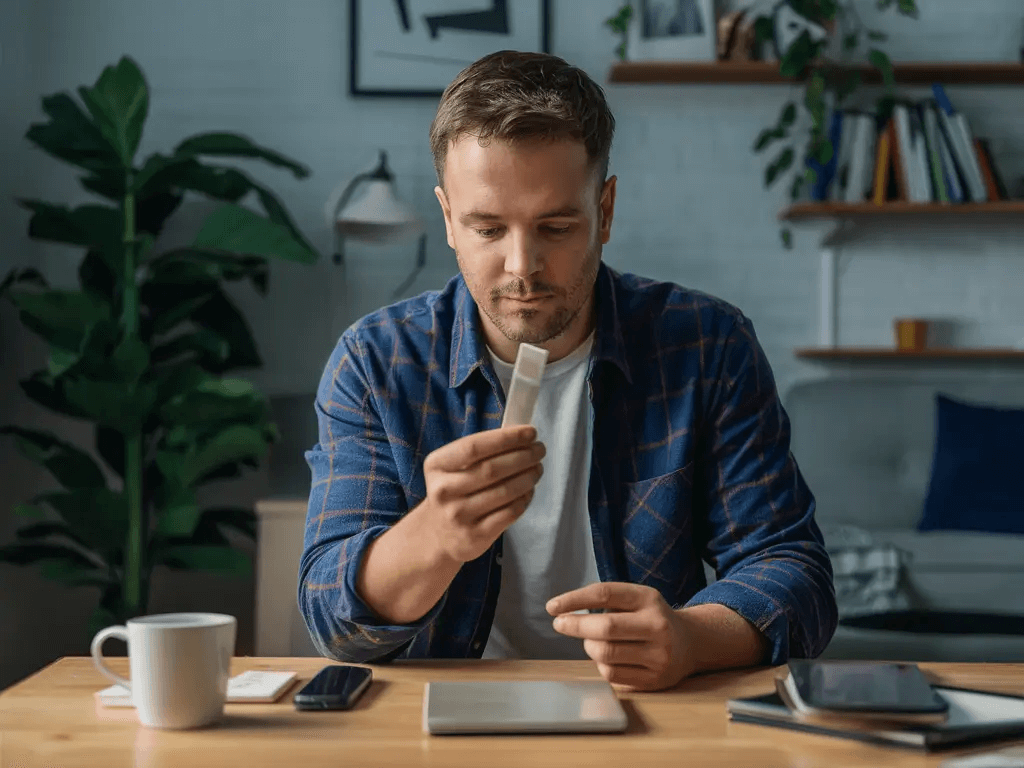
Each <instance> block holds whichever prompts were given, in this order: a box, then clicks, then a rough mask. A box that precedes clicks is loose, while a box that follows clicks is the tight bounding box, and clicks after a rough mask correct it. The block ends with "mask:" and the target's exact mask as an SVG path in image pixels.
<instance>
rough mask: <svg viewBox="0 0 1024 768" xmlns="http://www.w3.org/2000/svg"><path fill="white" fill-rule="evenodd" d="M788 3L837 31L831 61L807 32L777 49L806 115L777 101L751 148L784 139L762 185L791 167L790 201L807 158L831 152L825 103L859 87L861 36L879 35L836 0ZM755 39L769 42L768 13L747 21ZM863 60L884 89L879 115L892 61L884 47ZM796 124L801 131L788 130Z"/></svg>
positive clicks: (808, 176)
mask: <svg viewBox="0 0 1024 768" xmlns="http://www.w3.org/2000/svg"><path fill="white" fill-rule="evenodd" d="M789 4H790V6H791V7H792V8H793V10H794V11H796V12H797V13H798V14H800V15H801V16H804V17H805V18H807V19H808V20H809V21H811V22H813V23H815V24H819V25H821V26H824V27H825V28H826V29H827V30H829V31H830V33H831V34H835V35H840V37H839V39H838V42H839V43H840V45H839V47H840V49H841V54H842V60H841V61H834V60H831V59H829V58H828V57H827V56H826V52H827V51H828V50H830V49H831V45H830V41H829V40H827V39H826V40H823V41H819V42H814V41H813V40H812V39H811V36H810V34H809V33H808V32H806V31H805V32H803V33H802V34H800V35H799V36H798V37H797V38H796V39H795V40H794V41H793V42H792V43H791V44H790V46H789V48H788V49H787V50H785V51H782V52H780V57H779V71H780V73H781V74H783V75H785V76H787V77H790V78H792V79H793V80H794V81H796V82H797V83H798V84H800V85H801V86H802V88H803V98H802V99H801V100H800V101H801V103H802V106H803V114H804V117H805V118H806V120H805V121H804V122H802V123H799V124H798V123H797V122H796V118H797V116H798V115H797V110H796V106H795V104H794V103H792V102H790V103H787V104H786V105H784V106H783V108H782V111H781V112H780V114H779V117H778V118H777V119H776V121H775V124H774V125H772V126H769V127H767V128H764V129H762V130H761V131H760V132H759V133H758V135H757V138H756V139H755V140H754V144H753V150H754V151H755V152H761V151H763V150H765V149H766V148H767V147H768V146H770V145H771V144H773V143H775V142H780V141H781V142H785V144H784V146H783V148H781V149H780V150H778V151H777V152H776V154H775V156H774V157H773V158H772V159H771V160H770V161H769V162H768V165H767V166H766V167H765V170H764V183H765V186H767V187H770V186H772V185H773V184H775V183H777V182H779V181H780V180H781V179H783V178H785V177H786V176H787V172H791V174H790V181H789V184H788V192H789V198H790V200H791V201H795V200H797V199H799V197H800V194H801V192H802V191H803V190H804V188H805V187H806V185H807V184H809V183H811V184H813V183H814V180H815V176H816V174H815V172H814V170H813V169H812V168H811V167H809V165H808V163H809V162H811V161H815V162H817V163H821V164H824V163H827V162H828V161H829V160H830V159H831V157H832V155H833V153H834V152H836V151H837V150H838V148H837V147H833V146H832V143H831V141H829V138H828V132H827V127H826V121H827V119H828V114H827V113H828V108H829V104H830V103H831V104H834V105H836V106H837V107H841V105H843V104H844V103H846V102H847V101H848V100H849V99H850V98H851V97H852V96H854V94H855V93H856V92H857V91H858V90H859V88H860V87H861V84H862V78H861V75H860V72H858V71H857V70H856V68H855V66H851V65H856V64H857V63H858V55H863V54H858V52H859V51H860V46H861V43H862V40H863V39H864V38H866V39H868V40H870V41H872V42H878V41H882V40H885V35H884V34H883V33H881V32H878V31H876V30H866V29H864V28H863V27H862V25H861V24H860V21H859V18H858V17H857V16H856V13H855V12H849V10H848V8H847V7H845V6H841V5H840V4H839V2H837V0H789ZM877 5H878V8H880V9H883V10H884V9H886V8H889V7H895V8H896V10H898V11H899V13H901V14H903V15H906V16H911V17H916V16H917V5H916V2H915V0H877ZM753 25H754V33H755V36H756V39H757V41H758V43H759V44H760V43H772V42H773V41H774V40H775V39H776V35H775V23H774V18H773V17H772V16H770V15H760V16H758V17H757V18H756V19H754V21H753ZM866 61H867V63H869V64H870V65H871V66H873V67H874V68H876V69H877V70H878V71H879V72H880V74H881V77H882V82H883V84H884V86H885V87H884V92H883V93H882V95H881V96H879V97H878V98H877V99H876V105H875V108H876V111H877V113H878V115H879V117H880V118H881V119H883V120H884V119H885V118H886V117H887V116H888V115H889V114H891V112H892V105H893V102H894V99H895V96H894V91H895V79H894V77H893V68H892V62H891V61H890V59H889V57H888V56H887V55H886V54H885V52H884V51H882V50H880V49H878V48H870V49H869V50H868V51H867V53H866ZM797 125H800V129H801V131H802V133H801V134H800V135H794V132H795V130H796V127H797ZM780 235H781V238H782V242H783V245H784V246H785V247H786V248H789V247H791V246H792V235H791V232H790V230H789V228H788V227H784V228H782V229H781V230H780Z"/></svg>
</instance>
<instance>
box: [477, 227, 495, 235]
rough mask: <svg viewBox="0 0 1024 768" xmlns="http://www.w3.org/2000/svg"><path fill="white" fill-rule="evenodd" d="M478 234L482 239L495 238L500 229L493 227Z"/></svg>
mask: <svg viewBox="0 0 1024 768" xmlns="http://www.w3.org/2000/svg"><path fill="white" fill-rule="evenodd" d="M476 233H477V234H478V235H480V237H494V236H495V235H496V234H498V228H497V227H491V228H490V229H478V230H477V231H476Z"/></svg>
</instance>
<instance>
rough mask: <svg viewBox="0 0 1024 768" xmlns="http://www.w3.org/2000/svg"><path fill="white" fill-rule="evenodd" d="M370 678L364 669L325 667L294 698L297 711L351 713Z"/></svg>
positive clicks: (342, 665)
mask: <svg viewBox="0 0 1024 768" xmlns="http://www.w3.org/2000/svg"><path fill="white" fill-rule="evenodd" d="M372 678H373V673H372V672H371V670H369V669H366V668H365V667H355V666H349V665H347V664H333V665H331V666H329V667H324V668H323V669H321V670H320V671H319V672H317V673H316V675H314V677H313V679H312V680H310V681H309V682H308V683H306V685H304V686H303V687H302V689H301V690H300V691H299V692H298V693H296V694H295V699H294V701H295V706H296V708H297V709H350V708H351V707H352V705H353V704H355V702H356V700H357V699H358V698H359V697H360V695H362V693H363V691H365V690H366V687H367V686H368V685H369V684H370V680H371V679H372Z"/></svg>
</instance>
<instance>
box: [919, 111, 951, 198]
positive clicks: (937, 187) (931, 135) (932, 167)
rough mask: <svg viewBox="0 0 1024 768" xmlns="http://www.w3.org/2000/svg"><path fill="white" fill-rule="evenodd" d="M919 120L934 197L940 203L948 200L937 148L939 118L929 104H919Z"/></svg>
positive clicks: (947, 190) (940, 158)
mask: <svg viewBox="0 0 1024 768" xmlns="http://www.w3.org/2000/svg"><path fill="white" fill-rule="evenodd" d="M919 109H920V110H921V122H922V124H923V125H924V134H923V135H924V141H925V146H926V148H927V150H928V170H929V172H930V174H931V179H932V189H933V191H934V193H935V195H934V199H935V200H938V201H939V202H940V203H948V202H950V197H949V189H948V187H947V186H946V176H945V173H944V171H943V164H942V157H941V156H940V153H939V152H940V150H939V141H940V139H939V118H938V117H937V116H936V114H935V111H934V110H933V109H932V108H931V104H929V103H924V104H921V105H919Z"/></svg>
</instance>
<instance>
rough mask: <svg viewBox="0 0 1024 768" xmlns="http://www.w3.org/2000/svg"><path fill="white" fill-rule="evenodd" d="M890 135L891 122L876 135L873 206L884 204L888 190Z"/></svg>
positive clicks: (890, 157)
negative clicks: (876, 148)
mask: <svg viewBox="0 0 1024 768" xmlns="http://www.w3.org/2000/svg"><path fill="white" fill-rule="evenodd" d="M892 133H893V131H892V121H891V120H890V121H889V122H888V123H887V124H886V126H885V128H883V129H882V131H881V133H879V135H878V154H877V156H876V159H875V176H874V190H873V191H872V193H871V201H872V202H873V203H874V204H875V205H883V204H885V199H886V194H887V192H888V189H889V165H890V163H891V161H892V152H891V151H890V149H889V145H890V143H891V142H892Z"/></svg>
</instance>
